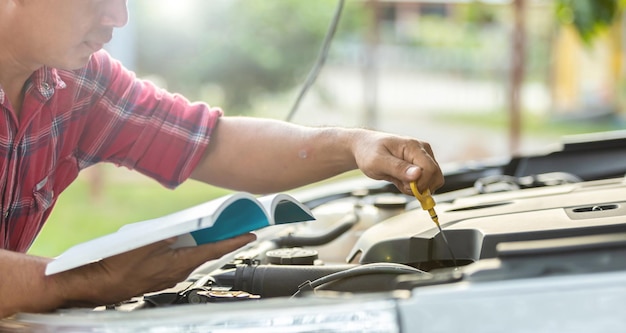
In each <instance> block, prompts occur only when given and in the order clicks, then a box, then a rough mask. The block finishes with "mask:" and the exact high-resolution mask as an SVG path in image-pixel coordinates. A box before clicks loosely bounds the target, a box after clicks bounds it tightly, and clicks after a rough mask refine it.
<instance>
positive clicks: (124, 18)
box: [101, 0, 128, 28]
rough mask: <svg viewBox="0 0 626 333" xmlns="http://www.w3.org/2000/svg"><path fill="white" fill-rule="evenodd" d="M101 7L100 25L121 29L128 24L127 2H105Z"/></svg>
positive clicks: (119, 0) (117, 0)
mask: <svg viewBox="0 0 626 333" xmlns="http://www.w3.org/2000/svg"><path fill="white" fill-rule="evenodd" d="M102 6H103V7H102V19H101V23H102V25H105V26H110V27H115V28H121V27H123V26H125V25H126V23H128V5H127V0H107V1H103V2H102Z"/></svg>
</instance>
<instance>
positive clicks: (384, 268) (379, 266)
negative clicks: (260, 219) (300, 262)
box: [291, 262, 431, 298]
mask: <svg viewBox="0 0 626 333" xmlns="http://www.w3.org/2000/svg"><path fill="white" fill-rule="evenodd" d="M381 273H382V274H415V273H420V274H428V275H430V274H431V273H428V272H426V271H423V270H421V269H417V268H415V267H412V266H409V265H404V264H398V263H388V262H380V263H372V264H364V265H361V266H357V267H354V268H350V269H346V270H344V271H340V272H337V273H332V274H328V275H326V276H323V277H321V278H319V279H316V280H313V281H310V280H307V281H305V282H304V283H302V284H301V285H300V286H298V291H296V292H295V293H294V294H293V295H292V296H291V298H295V297H298V296H299V295H300V294H301V293H302V292H303V291H309V290H314V289H315V288H317V287H319V286H321V285H323V284H326V283H329V282H332V281H336V280H340V279H344V278H348V277H353V276H358V275H366V274H381Z"/></svg>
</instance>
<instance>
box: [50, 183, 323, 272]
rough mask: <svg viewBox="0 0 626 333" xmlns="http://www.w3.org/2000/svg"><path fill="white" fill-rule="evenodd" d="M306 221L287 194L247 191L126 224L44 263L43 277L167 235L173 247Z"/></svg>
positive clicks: (303, 212)
mask: <svg viewBox="0 0 626 333" xmlns="http://www.w3.org/2000/svg"><path fill="white" fill-rule="evenodd" d="M275 214H276V218H277V220H275V216H274V215H275ZM311 220H314V217H313V214H312V213H311V211H310V210H309V209H308V208H307V207H306V206H304V205H303V204H301V203H300V202H298V201H297V200H295V199H294V198H293V197H291V196H289V195H286V194H275V195H270V196H266V197H261V198H258V199H257V198H256V197H255V196H253V195H252V194H250V193H246V192H237V193H234V194H230V195H226V196H223V197H220V198H217V199H214V200H211V201H208V202H206V203H203V204H200V205H197V206H194V207H191V208H188V209H185V210H182V211H179V212H176V213H174V214H170V215H166V216H163V217H160V218H156V219H151V220H146V221H141V222H137V223H132V224H128V225H126V226H124V227H122V228H120V229H119V230H118V231H117V232H114V233H112V234H108V235H105V236H102V237H99V238H96V239H93V240H90V241H87V242H84V243H81V244H78V245H75V246H73V247H71V248H70V249H68V250H67V251H65V252H64V253H62V254H61V255H60V256H58V257H57V258H55V260H53V261H51V262H50V263H49V264H48V265H47V267H46V275H50V274H55V273H59V272H62V271H65V270H68V269H72V268H75V267H79V266H82V265H86V264H89V263H91V262H95V261H98V260H101V259H103V258H107V257H110V256H114V255H117V254H120V253H124V252H127V251H130V250H133V249H136V248H139V247H142V246H145V245H148V244H151V243H154V242H158V241H161V240H164V239H167V238H171V237H178V239H177V241H176V243H175V244H174V245H173V247H182V246H195V245H198V244H205V243H210V242H216V241H219V240H224V239H228V238H232V237H235V236H237V235H241V234H243V233H246V232H251V231H254V230H257V229H260V228H263V227H267V226H270V225H273V224H275V223H276V224H282V223H293V222H301V221H311Z"/></svg>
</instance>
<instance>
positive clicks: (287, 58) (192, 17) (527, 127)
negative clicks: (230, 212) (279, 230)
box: [29, 0, 626, 256]
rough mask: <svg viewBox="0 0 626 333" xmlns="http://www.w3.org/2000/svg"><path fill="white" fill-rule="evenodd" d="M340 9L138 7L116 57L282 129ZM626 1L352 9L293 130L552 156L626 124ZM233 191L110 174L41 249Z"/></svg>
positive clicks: (479, 152)
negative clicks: (354, 132) (366, 131)
mask: <svg viewBox="0 0 626 333" xmlns="http://www.w3.org/2000/svg"><path fill="white" fill-rule="evenodd" d="M337 4H338V1H337V0H316V1H301V0H270V1H255V0H212V1H206V0H176V1H174V0H130V1H129V11H130V22H129V24H128V26H127V27H125V28H123V29H120V30H118V31H116V34H115V37H114V39H113V42H112V43H110V44H109V45H107V46H106V49H107V50H108V51H109V52H110V53H111V54H112V55H114V56H115V57H116V58H118V59H120V60H121V61H122V62H123V63H124V64H125V66H127V67H128V68H129V69H131V70H133V71H135V72H136V73H137V75H138V76H139V77H142V78H145V79H149V80H153V81H154V82H156V83H157V84H158V85H160V86H162V87H164V88H167V89H168V90H171V91H173V92H178V93H181V94H183V95H185V96H187V97H188V98H189V99H190V100H194V101H195V100H197V101H204V102H207V103H209V104H211V105H215V106H221V107H222V108H223V109H224V110H225V113H226V115H250V116H258V117H269V118H276V119H285V117H286V116H287V114H288V113H289V110H290V109H291V107H292V106H293V105H294V101H295V100H296V96H297V94H298V93H299V91H300V89H301V88H302V85H303V83H304V81H305V79H306V77H307V74H308V73H309V71H310V69H311V68H312V67H313V65H314V62H315V61H316V59H317V57H318V55H319V52H320V48H321V46H322V41H323V39H324V36H325V34H326V33H327V30H328V27H329V24H330V22H331V20H332V18H333V15H334V14H335V11H336V8H337ZM622 12H623V1H621V0H599V1H596V0H543V1H542V0H534V1H530V0H512V1H500V0H490V1H467V0H466V1H461V0H459V1H454V0H447V1H432V0H429V1H419V0H402V1H394V0H385V1H376V0H347V1H345V6H344V8H343V12H342V16H341V20H340V23H339V26H338V29H337V32H336V35H335V37H334V40H333V42H332V44H331V48H330V53H329V56H328V59H327V62H326V64H325V67H324V68H323V69H322V72H321V73H320V76H319V77H318V78H317V81H316V83H315V85H314V86H313V87H312V88H311V90H310V91H309V92H308V94H307V95H306V97H305V99H304V100H303V101H302V104H301V105H300V108H299V109H298V110H297V113H296V115H295V117H294V118H293V122H295V123H299V124H305V125H312V126H326V125H333V126H359V127H367V128H373V129H378V130H381V131H387V132H392V133H397V134H401V135H410V136H415V137H418V138H420V139H423V140H426V141H428V142H430V143H431V145H432V146H433V149H434V151H435V154H436V156H437V158H438V160H439V162H440V163H442V164H445V163H448V162H462V161H470V160H474V159H482V158H488V157H493V156H510V155H514V154H519V153H527V152H533V151H537V150H542V149H545V147H546V146H548V145H550V144H552V143H554V142H558V140H559V139H560V138H561V137H562V136H563V135H571V134H577V133H587V132H596V131H605V130H621V129H624V127H625V122H624V111H623V100H624V96H625V95H626V90H625V89H624V69H623V67H624V66H623V65H622V63H623V58H624V52H623V45H622V37H623V35H624V34H623V31H624V24H623V23H624V22H623V15H622ZM225 193H227V191H226V190H224V189H219V188H215V187H212V186H208V185H205V184H200V183H197V182H193V181H189V182H188V183H185V184H183V185H182V186H181V187H180V188H178V189H176V190H174V191H170V190H167V189H164V188H162V187H161V186H160V185H158V184H157V183H156V182H154V181H152V180H149V179H147V178H145V177H143V176H141V175H137V174H134V173H132V172H130V171H127V170H125V169H119V168H116V167H114V166H111V165H102V166H96V167H93V168H91V169H88V170H85V171H84V172H83V174H81V176H80V177H79V179H78V180H77V181H76V182H75V183H74V184H73V185H71V186H70V187H69V188H68V189H67V190H66V191H65V192H64V193H63V194H62V195H61V196H60V199H59V201H58V203H57V205H56V207H55V209H54V211H53V213H52V215H51V217H50V219H49V222H48V223H47V224H46V226H45V227H44V229H43V231H42V233H41V234H40V236H39V237H38V238H37V240H36V241H35V243H34V244H33V246H32V247H31V249H30V251H29V252H30V253H31V254H36V255H43V256H56V255H58V254H60V253H61V252H62V251H64V250H65V249H67V248H68V247H70V246H72V245H74V244H77V243H79V242H82V241H85V240H88V239H91V238H94V237H97V236H100V235H103V234H106V233H109V232H112V231H115V230H116V229H117V228H119V227H120V226H121V225H123V224H126V223H131V222H137V221H141V220H146V219H151V218H156V217H159V216H163V215H165V214H169V213H173V212H175V211H177V210H180V209H183V208H187V207H190V206H193V205H195V204H198V203H201V202H204V201H207V200H210V199H212V198H215V197H216V196H220V195H223V194H225Z"/></svg>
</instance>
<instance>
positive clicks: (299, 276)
mask: <svg viewBox="0 0 626 333" xmlns="http://www.w3.org/2000/svg"><path fill="white" fill-rule="evenodd" d="M444 175H445V177H446V184H445V186H444V187H443V188H441V189H440V191H438V192H437V194H435V195H434V198H435V200H436V202H437V205H436V207H435V209H436V211H437V213H438V215H439V221H440V223H441V226H442V228H443V230H444V231H443V232H444V235H445V236H446V237H445V238H446V239H447V240H448V241H449V243H450V247H451V251H449V249H448V248H447V247H446V244H445V242H444V237H442V233H441V232H439V230H438V229H437V227H436V225H435V224H434V223H433V222H432V221H431V220H430V217H429V215H428V214H427V213H426V212H425V211H423V210H422V209H421V207H420V205H419V202H417V201H416V200H415V199H414V198H412V197H409V196H406V195H404V194H402V193H400V192H399V191H398V190H397V189H396V188H395V187H394V186H393V185H392V184H390V183H387V182H381V181H373V180H370V179H366V178H360V177H359V178H355V179H349V180H343V181H337V182H333V183H329V184H325V185H319V186H315V187H311V188H308V189H306V190H302V191H299V192H295V193H293V194H294V196H295V197H297V198H298V199H299V200H300V201H302V202H304V203H305V204H306V205H307V206H309V207H310V208H311V209H312V211H313V213H314V215H315V217H316V219H317V220H316V221H313V222H304V223H298V224H295V225H281V226H271V227H268V228H264V229H262V230H259V231H258V240H257V241H256V242H254V243H253V244H250V245H249V246H248V247H246V248H243V249H242V250H240V251H237V252H236V253H231V254H229V255H226V256H224V257H223V258H221V259H220V260H216V261H212V262H208V263H206V264H205V265H203V266H202V267H200V268H198V270H196V271H195V272H194V273H193V274H192V275H191V276H190V277H189V279H188V280H187V281H184V282H181V283H180V284H179V285H178V286H176V287H175V288H172V289H169V290H164V291H161V292H157V293H152V294H146V295H142V296H140V297H137V298H134V299H132V300H128V301H127V302H124V303H121V304H116V305H111V306H107V307H99V308H96V309H64V310H59V311H57V312H54V313H49V314H18V315H16V316H14V317H12V318H9V319H5V320H2V321H0V331H3V332H4V331H7V332H36V331H40V332H209V331H210V332H231V331H232V332H331V331H332V332H461V331H462V332H502V331H507V332H528V331H533V332H622V331H624V329H625V327H626V316H624V313H626V301H625V300H626V132H623V131H617V132H609V133H599V134H595V135H584V136H576V137H567V138H564V140H563V142H561V145H560V146H558V148H555V149H553V150H552V151H550V152H548V153H542V154H537V155H527V156H518V157H514V158H505V159H501V160H489V161H485V162H476V161H474V162H471V163H467V164H464V165H458V164H457V165H454V166H448V167H444ZM25 297H36V295H25Z"/></svg>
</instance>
